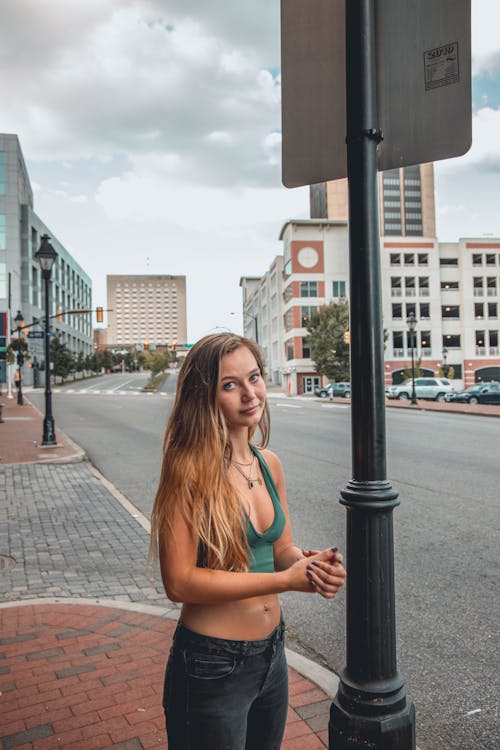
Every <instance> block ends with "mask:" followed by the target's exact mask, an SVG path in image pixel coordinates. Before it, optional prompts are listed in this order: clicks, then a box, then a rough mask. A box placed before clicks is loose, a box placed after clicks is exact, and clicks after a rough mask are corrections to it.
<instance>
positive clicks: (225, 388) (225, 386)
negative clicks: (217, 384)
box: [222, 382, 234, 391]
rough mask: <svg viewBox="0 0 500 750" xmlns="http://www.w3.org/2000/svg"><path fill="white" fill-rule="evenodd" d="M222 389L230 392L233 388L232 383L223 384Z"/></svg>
mask: <svg viewBox="0 0 500 750" xmlns="http://www.w3.org/2000/svg"><path fill="white" fill-rule="evenodd" d="M222 387H223V389H224V390H225V391H232V390H233V388H234V383H233V382H229V383H224V385H223V386H222Z"/></svg>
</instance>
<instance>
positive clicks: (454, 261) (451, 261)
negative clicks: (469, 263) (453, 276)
mask: <svg viewBox="0 0 500 750" xmlns="http://www.w3.org/2000/svg"><path fill="white" fill-rule="evenodd" d="M439 265H440V266H458V258H440V260H439Z"/></svg>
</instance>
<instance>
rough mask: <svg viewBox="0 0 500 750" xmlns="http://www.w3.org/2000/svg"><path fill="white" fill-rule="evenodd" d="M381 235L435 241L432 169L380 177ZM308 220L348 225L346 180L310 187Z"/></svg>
mask: <svg viewBox="0 0 500 750" xmlns="http://www.w3.org/2000/svg"><path fill="white" fill-rule="evenodd" d="M379 197H380V234H381V235H382V236H385V237H390V236H398V237H435V236H436V212H435V204H434V165H433V164H432V163H431V164H420V165H415V166H412V167H401V168H400V169H391V170H389V171H387V172H381V173H380V174H379ZM310 203H311V219H330V220H332V221H347V219H348V200H347V179H344V180H333V181H332V182H322V183H320V184H318V185H311V189H310Z"/></svg>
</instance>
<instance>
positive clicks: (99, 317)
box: [95, 307, 104, 323]
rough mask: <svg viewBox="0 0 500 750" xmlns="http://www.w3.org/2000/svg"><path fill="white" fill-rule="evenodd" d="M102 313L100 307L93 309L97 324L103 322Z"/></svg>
mask: <svg viewBox="0 0 500 750" xmlns="http://www.w3.org/2000/svg"><path fill="white" fill-rule="evenodd" d="M103 313H104V311H103V309H102V307H96V309H95V319H96V322H97V323H102V322H103V320H104V314H103Z"/></svg>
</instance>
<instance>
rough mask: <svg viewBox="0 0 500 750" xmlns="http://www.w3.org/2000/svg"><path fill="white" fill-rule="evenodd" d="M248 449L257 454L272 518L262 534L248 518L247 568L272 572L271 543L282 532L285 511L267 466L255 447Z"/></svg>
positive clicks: (257, 571)
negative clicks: (271, 504) (272, 509)
mask: <svg viewBox="0 0 500 750" xmlns="http://www.w3.org/2000/svg"><path fill="white" fill-rule="evenodd" d="M250 450H251V451H252V452H253V453H254V454H255V455H256V456H257V460H258V462H259V466H260V468H261V471H262V476H263V477H264V482H265V483H266V487H267V491H268V492H269V495H270V497H271V500H272V503H273V507H274V519H273V522H272V524H271V525H270V527H269V528H268V529H266V531H264V532H263V533H262V534H259V532H258V531H257V530H256V529H255V527H254V525H253V523H252V522H251V520H250V519H248V527H247V539H248V545H249V547H250V550H249V552H250V554H249V568H248V569H249V572H250V573H272V572H273V571H274V556H273V543H274V542H275V541H276V540H277V539H279V538H280V536H281V535H282V533H283V529H284V528H285V522H286V519H285V513H284V511H283V508H282V507H281V501H280V497H279V495H278V490H277V489H276V485H275V484H274V479H273V475H272V474H271V470H270V468H269V466H268V465H267V464H266V462H265V461H264V458H263V456H262V455H261V453H259V451H258V450H257V449H256V448H254V447H253V446H252V445H251V446H250Z"/></svg>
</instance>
